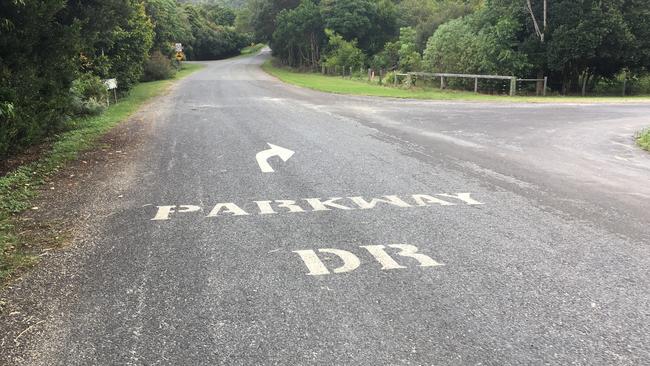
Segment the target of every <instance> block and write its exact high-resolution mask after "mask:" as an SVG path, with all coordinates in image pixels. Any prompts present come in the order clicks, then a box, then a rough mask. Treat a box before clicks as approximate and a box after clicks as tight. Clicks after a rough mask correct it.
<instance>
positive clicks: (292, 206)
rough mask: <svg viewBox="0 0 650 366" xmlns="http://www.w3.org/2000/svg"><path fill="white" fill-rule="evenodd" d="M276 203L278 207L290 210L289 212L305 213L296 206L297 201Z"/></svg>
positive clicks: (277, 201)
mask: <svg viewBox="0 0 650 366" xmlns="http://www.w3.org/2000/svg"><path fill="white" fill-rule="evenodd" d="M275 203H278V207H284V208H288V209H289V212H305V210H303V209H302V207H300V206H298V205H296V201H292V200H276V201H275Z"/></svg>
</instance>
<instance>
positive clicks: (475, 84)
mask: <svg viewBox="0 0 650 366" xmlns="http://www.w3.org/2000/svg"><path fill="white" fill-rule="evenodd" d="M474 93H478V78H474Z"/></svg>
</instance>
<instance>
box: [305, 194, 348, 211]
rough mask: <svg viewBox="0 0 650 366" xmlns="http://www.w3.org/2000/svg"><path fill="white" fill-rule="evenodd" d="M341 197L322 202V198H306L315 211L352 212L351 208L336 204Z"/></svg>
mask: <svg viewBox="0 0 650 366" xmlns="http://www.w3.org/2000/svg"><path fill="white" fill-rule="evenodd" d="M340 199H341V197H335V198H330V199H328V200H325V201H321V200H320V198H305V201H307V203H309V204H310V205H311V207H313V208H314V211H329V210H330V208H328V207H332V208H338V209H340V210H352V208H350V207H346V206H343V205H339V204H338V203H334V201H337V200H340Z"/></svg>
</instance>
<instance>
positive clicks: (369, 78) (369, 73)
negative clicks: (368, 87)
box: [368, 68, 372, 82]
mask: <svg viewBox="0 0 650 366" xmlns="http://www.w3.org/2000/svg"><path fill="white" fill-rule="evenodd" d="M371 79H372V69H371V68H368V82H370V80H371Z"/></svg>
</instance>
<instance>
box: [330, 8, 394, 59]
mask: <svg viewBox="0 0 650 366" xmlns="http://www.w3.org/2000/svg"><path fill="white" fill-rule="evenodd" d="M320 6H321V15H322V17H323V24H324V26H325V28H327V29H331V30H333V31H334V32H336V33H337V34H339V35H341V36H342V37H343V38H344V39H345V40H348V41H352V40H354V39H356V40H358V44H359V47H360V48H361V49H362V50H364V51H365V52H367V53H368V54H375V53H377V52H379V51H380V50H381V49H382V47H383V45H384V43H385V42H386V41H388V40H390V39H392V38H394V37H395V36H396V35H397V34H396V33H397V17H396V12H395V7H394V6H393V4H392V3H391V2H390V1H387V0H381V1H379V2H375V1H371V0H323V1H322V2H321V4H320Z"/></svg>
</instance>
